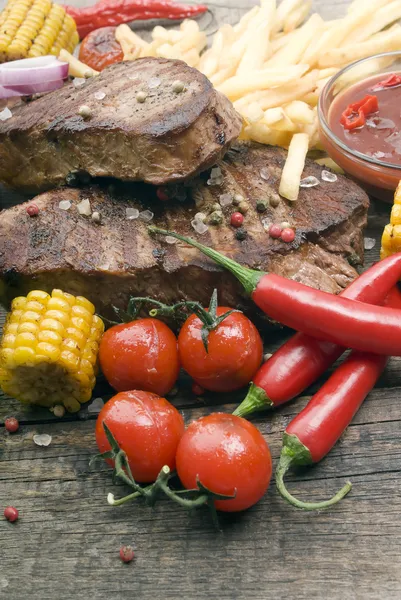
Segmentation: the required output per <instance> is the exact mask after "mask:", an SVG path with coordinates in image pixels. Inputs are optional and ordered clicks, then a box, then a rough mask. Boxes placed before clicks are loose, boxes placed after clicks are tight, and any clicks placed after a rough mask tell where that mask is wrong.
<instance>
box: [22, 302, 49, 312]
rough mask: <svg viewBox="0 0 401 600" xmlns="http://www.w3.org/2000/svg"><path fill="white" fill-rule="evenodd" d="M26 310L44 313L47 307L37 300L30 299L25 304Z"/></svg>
mask: <svg viewBox="0 0 401 600" xmlns="http://www.w3.org/2000/svg"><path fill="white" fill-rule="evenodd" d="M25 310H33V311H34V312H37V313H42V312H43V311H44V310H45V307H44V305H43V304H42V303H41V302H38V301H37V300H28V302H27V303H26V304H25Z"/></svg>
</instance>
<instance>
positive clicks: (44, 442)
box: [33, 433, 52, 446]
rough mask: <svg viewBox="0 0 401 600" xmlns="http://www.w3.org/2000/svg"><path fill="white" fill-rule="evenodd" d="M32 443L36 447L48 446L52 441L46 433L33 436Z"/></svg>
mask: <svg viewBox="0 0 401 600" xmlns="http://www.w3.org/2000/svg"><path fill="white" fill-rule="evenodd" d="M33 441H34V442H35V444H36V445H37V446H50V444H51V441H52V436H51V435H48V434H47V433H40V434H39V433H37V434H36V435H34V436H33Z"/></svg>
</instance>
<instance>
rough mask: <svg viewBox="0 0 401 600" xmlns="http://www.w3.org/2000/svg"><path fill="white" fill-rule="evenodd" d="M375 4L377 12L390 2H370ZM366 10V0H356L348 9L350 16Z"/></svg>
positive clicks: (382, 0) (372, 0) (378, 0)
mask: <svg viewBox="0 0 401 600" xmlns="http://www.w3.org/2000/svg"><path fill="white" fill-rule="evenodd" d="M370 2H373V5H374V8H375V10H377V9H379V8H380V7H381V6H384V5H385V4H387V3H388V0H370ZM365 8H366V0H354V2H351V4H350V5H349V7H348V14H352V13H353V12H356V11H363V10H364V9H365Z"/></svg>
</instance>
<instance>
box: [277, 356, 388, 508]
mask: <svg viewBox="0 0 401 600" xmlns="http://www.w3.org/2000/svg"><path fill="white" fill-rule="evenodd" d="M386 363H387V357H385V356H378V355H376V354H365V353H362V352H352V353H351V354H350V356H349V358H348V359H347V360H346V361H345V362H344V363H343V364H342V365H340V366H339V368H338V369H337V370H336V371H335V372H334V373H333V375H332V376H331V377H330V379H329V380H328V381H326V383H325V384H324V385H323V387H322V388H321V389H320V390H319V391H318V392H317V394H315V395H314V396H313V398H312V400H311V401H310V402H309V404H308V405H307V406H306V407H305V408H304V409H303V410H302V411H301V412H300V413H299V415H298V416H297V417H295V419H293V420H292V421H291V423H290V424H289V425H288V426H287V428H286V430H285V432H284V437H283V448H282V451H281V456H280V462H279V464H278V467H277V471H276V484H277V489H278V491H279V492H280V494H281V495H282V496H283V498H285V499H286V500H288V502H290V503H291V504H292V505H293V506H296V507H297V508H303V509H304V510H318V509H321V508H327V507H328V506H331V505H333V504H336V503H337V502H339V501H340V500H341V499H342V498H344V496H346V494H348V492H349V491H350V490H351V487H352V485H351V483H350V482H348V483H347V484H346V485H345V486H344V487H343V488H342V489H341V490H340V491H339V492H338V493H337V494H336V495H335V496H333V497H332V498H330V500H326V501H325V502H302V501H301V500H298V499H297V498H295V497H294V496H292V494H290V492H289V491H288V490H287V488H286V487H285V484H284V475H285V474H286V472H287V471H288V470H289V469H290V467H292V466H293V465H309V464H312V463H317V462H319V461H320V460H322V458H323V457H324V456H326V454H327V453H328V452H329V451H330V450H331V448H332V447H333V446H334V444H335V443H336V441H337V440H338V438H339V437H340V436H341V435H342V433H343V432H344V430H345V429H346V427H347V426H348V425H349V423H350V422H351V420H352V418H353V417H354V415H355V414H356V412H357V411H358V409H359V408H360V406H361V404H362V402H363V401H364V400H365V398H366V396H367V395H368V394H369V392H370V391H371V389H372V388H373V387H374V385H375V384H376V382H377V380H378V379H379V377H380V375H381V374H382V372H383V370H384V368H385V366H386Z"/></svg>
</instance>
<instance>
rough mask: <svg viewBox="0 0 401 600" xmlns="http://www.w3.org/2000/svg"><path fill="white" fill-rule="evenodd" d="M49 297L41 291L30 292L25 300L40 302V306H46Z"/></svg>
mask: <svg viewBox="0 0 401 600" xmlns="http://www.w3.org/2000/svg"><path fill="white" fill-rule="evenodd" d="M49 298H50V296H49V294H47V293H46V292H42V290H32V292H29V294H28V295H27V297H26V299H27V300H36V302H40V303H41V304H44V305H45V306H46V305H47V302H48V300H49Z"/></svg>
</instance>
